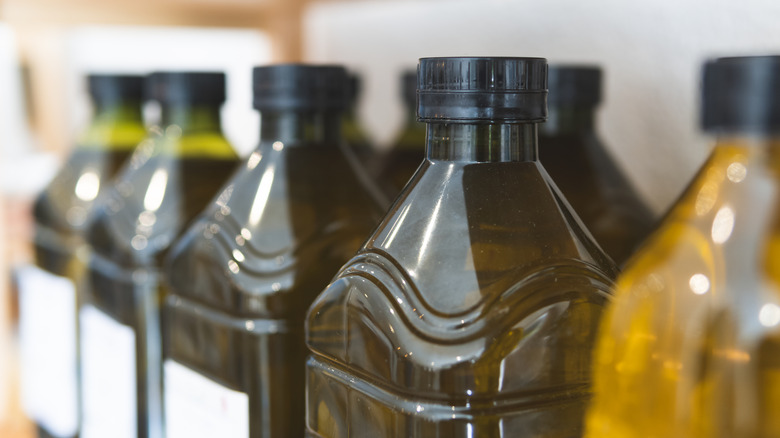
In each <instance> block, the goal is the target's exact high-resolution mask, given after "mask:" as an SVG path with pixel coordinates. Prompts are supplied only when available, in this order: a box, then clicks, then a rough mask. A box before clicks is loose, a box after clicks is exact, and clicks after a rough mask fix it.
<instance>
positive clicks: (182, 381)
mask: <svg viewBox="0 0 780 438" xmlns="http://www.w3.org/2000/svg"><path fill="white" fill-rule="evenodd" d="M163 366H164V368H165V369H164V372H165V380H164V381H165V437H166V438H213V437H217V436H218V437H221V438H249V397H247V395H246V394H245V393H243V392H239V391H234V390H232V389H230V388H226V387H224V386H222V385H220V384H219V383H217V382H215V381H213V380H211V379H209V378H207V377H204V376H203V375H201V374H199V373H197V372H195V371H193V370H191V369H189V368H187V367H185V366H183V365H181V364H179V363H177V362H175V361H173V360H170V359H169V360H166V361H165V364H164V365H163Z"/></svg>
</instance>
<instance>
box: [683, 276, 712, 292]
mask: <svg viewBox="0 0 780 438" xmlns="http://www.w3.org/2000/svg"><path fill="white" fill-rule="evenodd" d="M688 286H689V287H690V288H691V290H692V291H693V293H695V294H696V295H704V294H706V293H707V292H708V291H709V290H710V279H709V278H707V276H706V275H704V274H694V275H692V276H691V279H690V280H689V281H688Z"/></svg>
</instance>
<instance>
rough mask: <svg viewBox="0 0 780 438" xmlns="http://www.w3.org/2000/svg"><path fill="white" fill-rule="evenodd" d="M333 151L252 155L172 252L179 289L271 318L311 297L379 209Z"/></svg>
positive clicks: (231, 309) (360, 239) (362, 236)
mask: <svg viewBox="0 0 780 438" xmlns="http://www.w3.org/2000/svg"><path fill="white" fill-rule="evenodd" d="M331 155H333V151H325V152H324V153H323V152H319V151H307V150H304V149H295V148H291V149H289V150H286V151H285V150H279V151H275V150H273V148H271V149H270V150H264V151H263V152H260V151H257V152H255V153H253V154H252V155H250V157H249V158H248V160H247V161H246V162H245V163H244V165H242V166H241V169H240V170H239V171H238V172H237V173H236V174H235V175H234V176H233V178H232V179H231V180H230V181H229V182H228V184H227V185H226V187H225V189H224V190H223V191H222V193H221V194H220V195H219V196H218V197H217V198H216V202H215V203H213V204H212V205H211V206H210V207H209V209H207V210H206V211H205V212H204V213H203V214H202V215H201V216H200V217H199V219H198V221H197V222H196V224H195V225H193V226H192V227H191V228H190V229H189V230H188V232H187V233H186V235H185V236H184V237H183V238H182V239H181V240H180V241H179V242H178V243H177V245H176V249H174V251H173V252H172V254H171V257H170V258H169V260H168V263H169V267H170V268H169V270H170V272H171V275H170V277H171V280H170V281H171V286H172V289H173V290H174V291H175V293H177V294H181V295H183V296H188V297H190V298H193V299H196V300H198V301H200V302H205V303H209V304H210V305H213V306H215V307H218V308H221V309H224V310H225V311H227V312H230V313H245V314H254V315H259V316H262V317H268V318H276V317H286V316H287V315H288V314H289V312H291V311H292V310H291V308H292V307H295V308H296V309H297V308H298V307H301V306H305V305H307V304H308V303H309V302H311V300H312V299H313V298H314V295H315V294H316V293H317V292H319V291H320V290H321V289H322V287H324V286H325V284H327V282H328V280H329V279H330V278H331V277H332V276H333V274H334V273H335V272H336V270H337V269H338V267H339V266H341V265H342V264H343V263H344V262H345V261H346V260H347V259H348V258H349V257H350V256H351V255H352V254H353V253H354V252H355V251H356V250H357V249H358V248H359V246H360V244H361V243H362V242H363V241H364V240H365V238H366V237H367V236H368V235H369V234H370V232H371V230H372V229H373V227H374V226H375V224H376V222H377V221H378V219H379V217H380V211H379V207H378V206H377V204H376V203H375V202H374V201H373V200H372V198H371V196H370V194H369V193H368V192H367V190H366V189H365V188H363V187H362V185H361V183H360V181H359V180H358V178H357V177H355V176H354V175H351V172H352V170H351V168H350V167H349V163H348V162H347V161H346V160H345V159H343V158H342V159H334V158H332V157H330V156H331ZM184 272H187V273H193V272H197V274H196V277H199V278H200V279H199V280H194V279H193V278H192V276H191V274H187V275H184V274H182V275H178V273H184ZM206 279H208V280H206ZM217 284H218V286H217ZM304 309H305V308H304ZM298 311H299V314H302V313H303V310H300V309H298Z"/></svg>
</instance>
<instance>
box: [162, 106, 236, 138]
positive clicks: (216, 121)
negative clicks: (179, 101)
mask: <svg viewBox="0 0 780 438" xmlns="http://www.w3.org/2000/svg"><path fill="white" fill-rule="evenodd" d="M160 123H161V124H162V126H171V125H176V126H178V127H179V128H181V132H182V135H186V134H190V133H203V132H216V133H219V132H221V131H222V122H221V118H220V113H219V105H162V108H161V112H160Z"/></svg>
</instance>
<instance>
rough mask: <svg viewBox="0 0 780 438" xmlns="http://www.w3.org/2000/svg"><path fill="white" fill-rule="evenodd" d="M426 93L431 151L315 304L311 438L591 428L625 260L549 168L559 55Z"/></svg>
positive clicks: (430, 84) (484, 61) (474, 67)
mask: <svg viewBox="0 0 780 438" xmlns="http://www.w3.org/2000/svg"><path fill="white" fill-rule="evenodd" d="M418 90H419V94H418V96H419V104H418V114H419V118H420V120H421V121H424V122H426V123H427V124H428V128H427V144H426V158H425V160H424V161H423V163H422V165H421V167H420V170H419V171H418V172H417V173H415V175H414V177H413V179H412V180H411V181H410V182H409V184H408V185H407V186H406V188H405V189H404V190H403V192H401V194H400V195H399V197H398V198H397V199H396V201H395V204H394V205H393V207H392V208H391V209H390V211H389V212H388V213H387V214H386V216H385V218H384V219H383V221H382V222H381V223H380V225H379V227H378V229H377V230H376V231H375V232H374V234H373V235H372V236H371V237H370V238H369V239H368V241H367V242H366V243H365V244H364V245H363V247H362V248H361V249H360V251H358V253H357V254H356V255H355V256H354V257H353V258H352V260H350V261H349V262H348V263H347V264H346V265H345V266H344V267H343V268H342V269H341V271H340V272H339V274H338V275H337V276H336V278H335V279H334V280H333V281H332V282H331V284H330V285H329V286H328V288H327V289H325V291H324V292H323V293H322V294H321V295H320V296H319V297H318V298H317V300H316V301H315V302H314V304H313V305H312V307H311V309H310V311H309V316H308V321H307V324H308V325H307V332H306V336H307V344H308V346H309V349H310V350H311V353H312V354H311V355H310V356H309V359H308V361H307V400H306V402H307V428H308V433H309V436H314V437H347V436H361V437H363V436H370V437H376V438H379V437H397V436H405V437H430V436H447V437H469V436H491V437H510V436H512V437H516V436H524V437H534V436H540V437H541V436H544V437H548V438H549V437H564V436H565V437H570V436H577V435H578V434H579V433H581V429H582V421H583V414H584V408H585V404H586V401H587V399H588V395H589V380H590V353H591V346H592V341H593V339H594V338H595V330H596V326H597V321H598V318H599V316H600V314H601V311H602V308H603V307H604V306H605V304H606V301H607V298H608V291H609V290H610V287H611V284H612V282H611V278H613V276H614V275H615V273H616V268H615V266H614V264H613V263H612V261H611V260H610V259H609V257H608V256H606V255H605V254H604V253H603V252H602V251H601V250H600V249H599V247H598V245H596V244H595V243H594V242H593V241H592V240H591V237H590V234H588V233H587V231H586V230H585V228H584V226H583V225H582V224H581V223H580V221H579V220H578V219H577V217H576V214H574V213H573V212H572V211H571V210H569V208H568V204H567V203H566V202H565V199H564V198H563V196H562V195H561V194H560V193H559V192H558V190H557V189H556V188H555V186H554V184H552V182H551V180H550V177H549V176H548V175H547V172H545V170H544V168H543V167H542V166H541V164H540V163H539V162H538V160H537V140H536V133H537V125H538V124H539V123H541V122H542V121H544V119H545V116H546V105H545V100H546V95H547V62H546V61H545V60H544V59H540V58H424V59H421V60H420V64H419V69H418Z"/></svg>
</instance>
